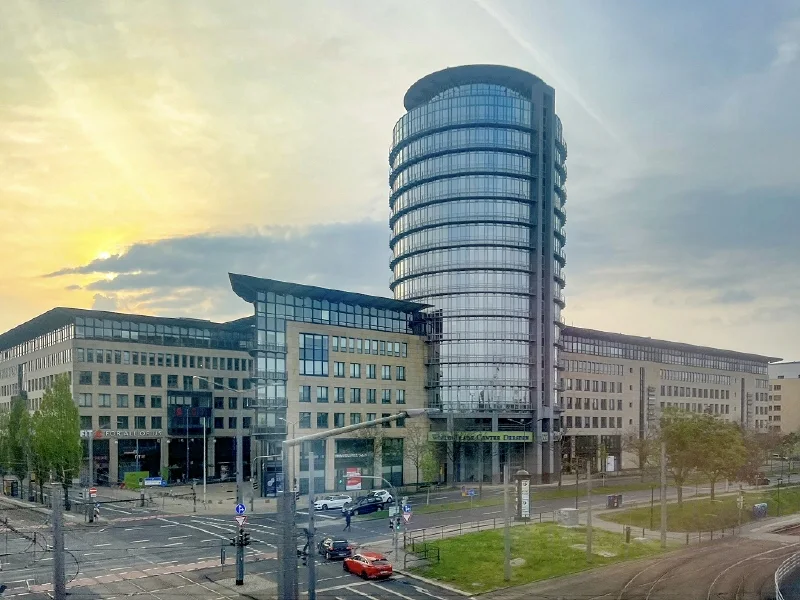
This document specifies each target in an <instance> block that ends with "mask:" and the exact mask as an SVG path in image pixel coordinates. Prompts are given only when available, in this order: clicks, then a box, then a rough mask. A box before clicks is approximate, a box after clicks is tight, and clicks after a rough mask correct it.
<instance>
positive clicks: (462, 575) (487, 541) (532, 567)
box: [414, 523, 661, 593]
mask: <svg viewBox="0 0 800 600" xmlns="http://www.w3.org/2000/svg"><path fill="white" fill-rule="evenodd" d="M593 540H594V541H593V544H592V549H593V558H592V562H591V563H587V560H586V550H585V546H583V547H573V546H581V545H583V544H585V543H586V530H585V529H584V528H582V527H581V528H564V527H559V526H557V525H554V524H550V523H548V524H542V525H530V526H516V527H512V528H511V557H512V559H515V558H517V559H519V558H521V559H524V561H525V562H524V564H523V565H522V566H518V567H512V577H511V581H509V582H506V581H504V579H503V556H504V554H503V531H502V530H500V529H498V530H493V531H485V532H480V533H472V534H469V535H462V536H459V537H453V538H446V539H444V540H441V541H438V542H432V543H431V544H430V545H431V546H435V547H438V548H439V551H440V557H441V561H440V562H439V563H438V564H436V563H434V564H431V565H429V566H426V567H419V568H416V569H414V571H415V572H416V573H418V574H420V575H423V576H424V577H429V578H431V579H436V580H438V581H441V582H444V583H447V584H449V585H453V586H455V587H458V588H460V589H463V590H466V591H469V592H474V593H483V592H488V591H490V590H493V589H496V588H499V587H505V586H515V585H522V584H525V583H530V582H532V581H539V580H541V579H547V578H550V577H558V576H560V575H569V574H571V573H577V572H579V571H583V570H586V569H589V568H593V567H597V566H603V565H609V564H612V563H617V562H621V561H624V560H630V559H635V558H642V557H646V556H652V555H655V554H658V553H659V552H661V548H660V546H659V542H658V541H657V540H651V541H647V542H632V543H631V544H625V543H624V539H623V538H622V536H621V535H620V534H615V533H610V532H607V531H602V530H598V529H595V530H594V533H593ZM603 554H605V556H604V555H603Z"/></svg>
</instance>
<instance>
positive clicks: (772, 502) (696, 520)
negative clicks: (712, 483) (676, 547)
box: [603, 487, 800, 532]
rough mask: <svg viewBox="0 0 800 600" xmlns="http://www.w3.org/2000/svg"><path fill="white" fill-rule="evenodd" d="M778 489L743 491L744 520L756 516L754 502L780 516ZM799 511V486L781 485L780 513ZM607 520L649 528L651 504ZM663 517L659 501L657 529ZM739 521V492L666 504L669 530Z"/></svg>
mask: <svg viewBox="0 0 800 600" xmlns="http://www.w3.org/2000/svg"><path fill="white" fill-rule="evenodd" d="M778 496H779V494H778V490H777V489H774V488H773V489H770V490H766V491H764V492H753V493H747V494H744V508H743V509H742V523H747V522H749V521H751V520H752V518H753V505H754V504H758V503H760V502H766V503H767V515H768V516H770V517H774V516H778V508H779V506H778ZM797 512H800V487H791V488H782V489H781V490H780V514H781V515H788V514H793V513H797ZM603 519H604V520H605V521H612V522H614V523H622V524H624V525H631V526H633V527H637V528H641V527H644V528H649V527H650V507H649V506H647V507H642V508H633V509H630V510H624V511H620V512H614V513H607V514H605V515H603ZM660 519H661V508H660V504H659V503H658V502H656V504H655V507H654V511H653V525H654V528H655V529H658V527H659V524H660V522H661V521H660ZM738 524H739V508H738V507H737V504H736V495H735V494H734V495H730V496H722V497H719V496H718V497H717V499H716V500H714V501H713V502H712V501H711V499H710V498H702V499H699V500H684V502H683V506H678V504H677V502H671V503H669V504H667V529H668V530H669V531H689V532H695V531H711V530H715V531H718V530H721V529H723V528H724V529H729V528H731V527H734V526H736V525H738Z"/></svg>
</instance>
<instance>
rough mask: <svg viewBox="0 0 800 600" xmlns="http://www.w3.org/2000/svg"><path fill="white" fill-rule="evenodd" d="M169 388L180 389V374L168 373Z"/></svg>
mask: <svg viewBox="0 0 800 600" xmlns="http://www.w3.org/2000/svg"><path fill="white" fill-rule="evenodd" d="M167 388H169V389H171V390H176V389H178V376H177V375H167Z"/></svg>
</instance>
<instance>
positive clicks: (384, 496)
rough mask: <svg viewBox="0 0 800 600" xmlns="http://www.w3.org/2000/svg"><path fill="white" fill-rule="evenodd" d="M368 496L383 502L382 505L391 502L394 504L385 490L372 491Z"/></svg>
mask: <svg viewBox="0 0 800 600" xmlns="http://www.w3.org/2000/svg"><path fill="white" fill-rule="evenodd" d="M369 495H370V496H375V497H376V498H380V499H381V502H383V503H384V504H391V503H392V502H394V498H392V495H391V494H390V493H389V492H387V491H386V490H372V491H371V492H370V493H369Z"/></svg>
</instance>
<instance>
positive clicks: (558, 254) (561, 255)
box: [553, 248, 567, 264]
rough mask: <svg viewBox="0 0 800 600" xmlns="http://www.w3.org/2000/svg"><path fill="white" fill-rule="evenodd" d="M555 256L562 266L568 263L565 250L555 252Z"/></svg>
mask: <svg viewBox="0 0 800 600" xmlns="http://www.w3.org/2000/svg"><path fill="white" fill-rule="evenodd" d="M553 255H554V256H555V257H556V258H557V259H558V260H560V261H561V264H566V263H567V254H566V253H565V252H564V249H563V248H562V249H561V250H558V251H555V252H553Z"/></svg>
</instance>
